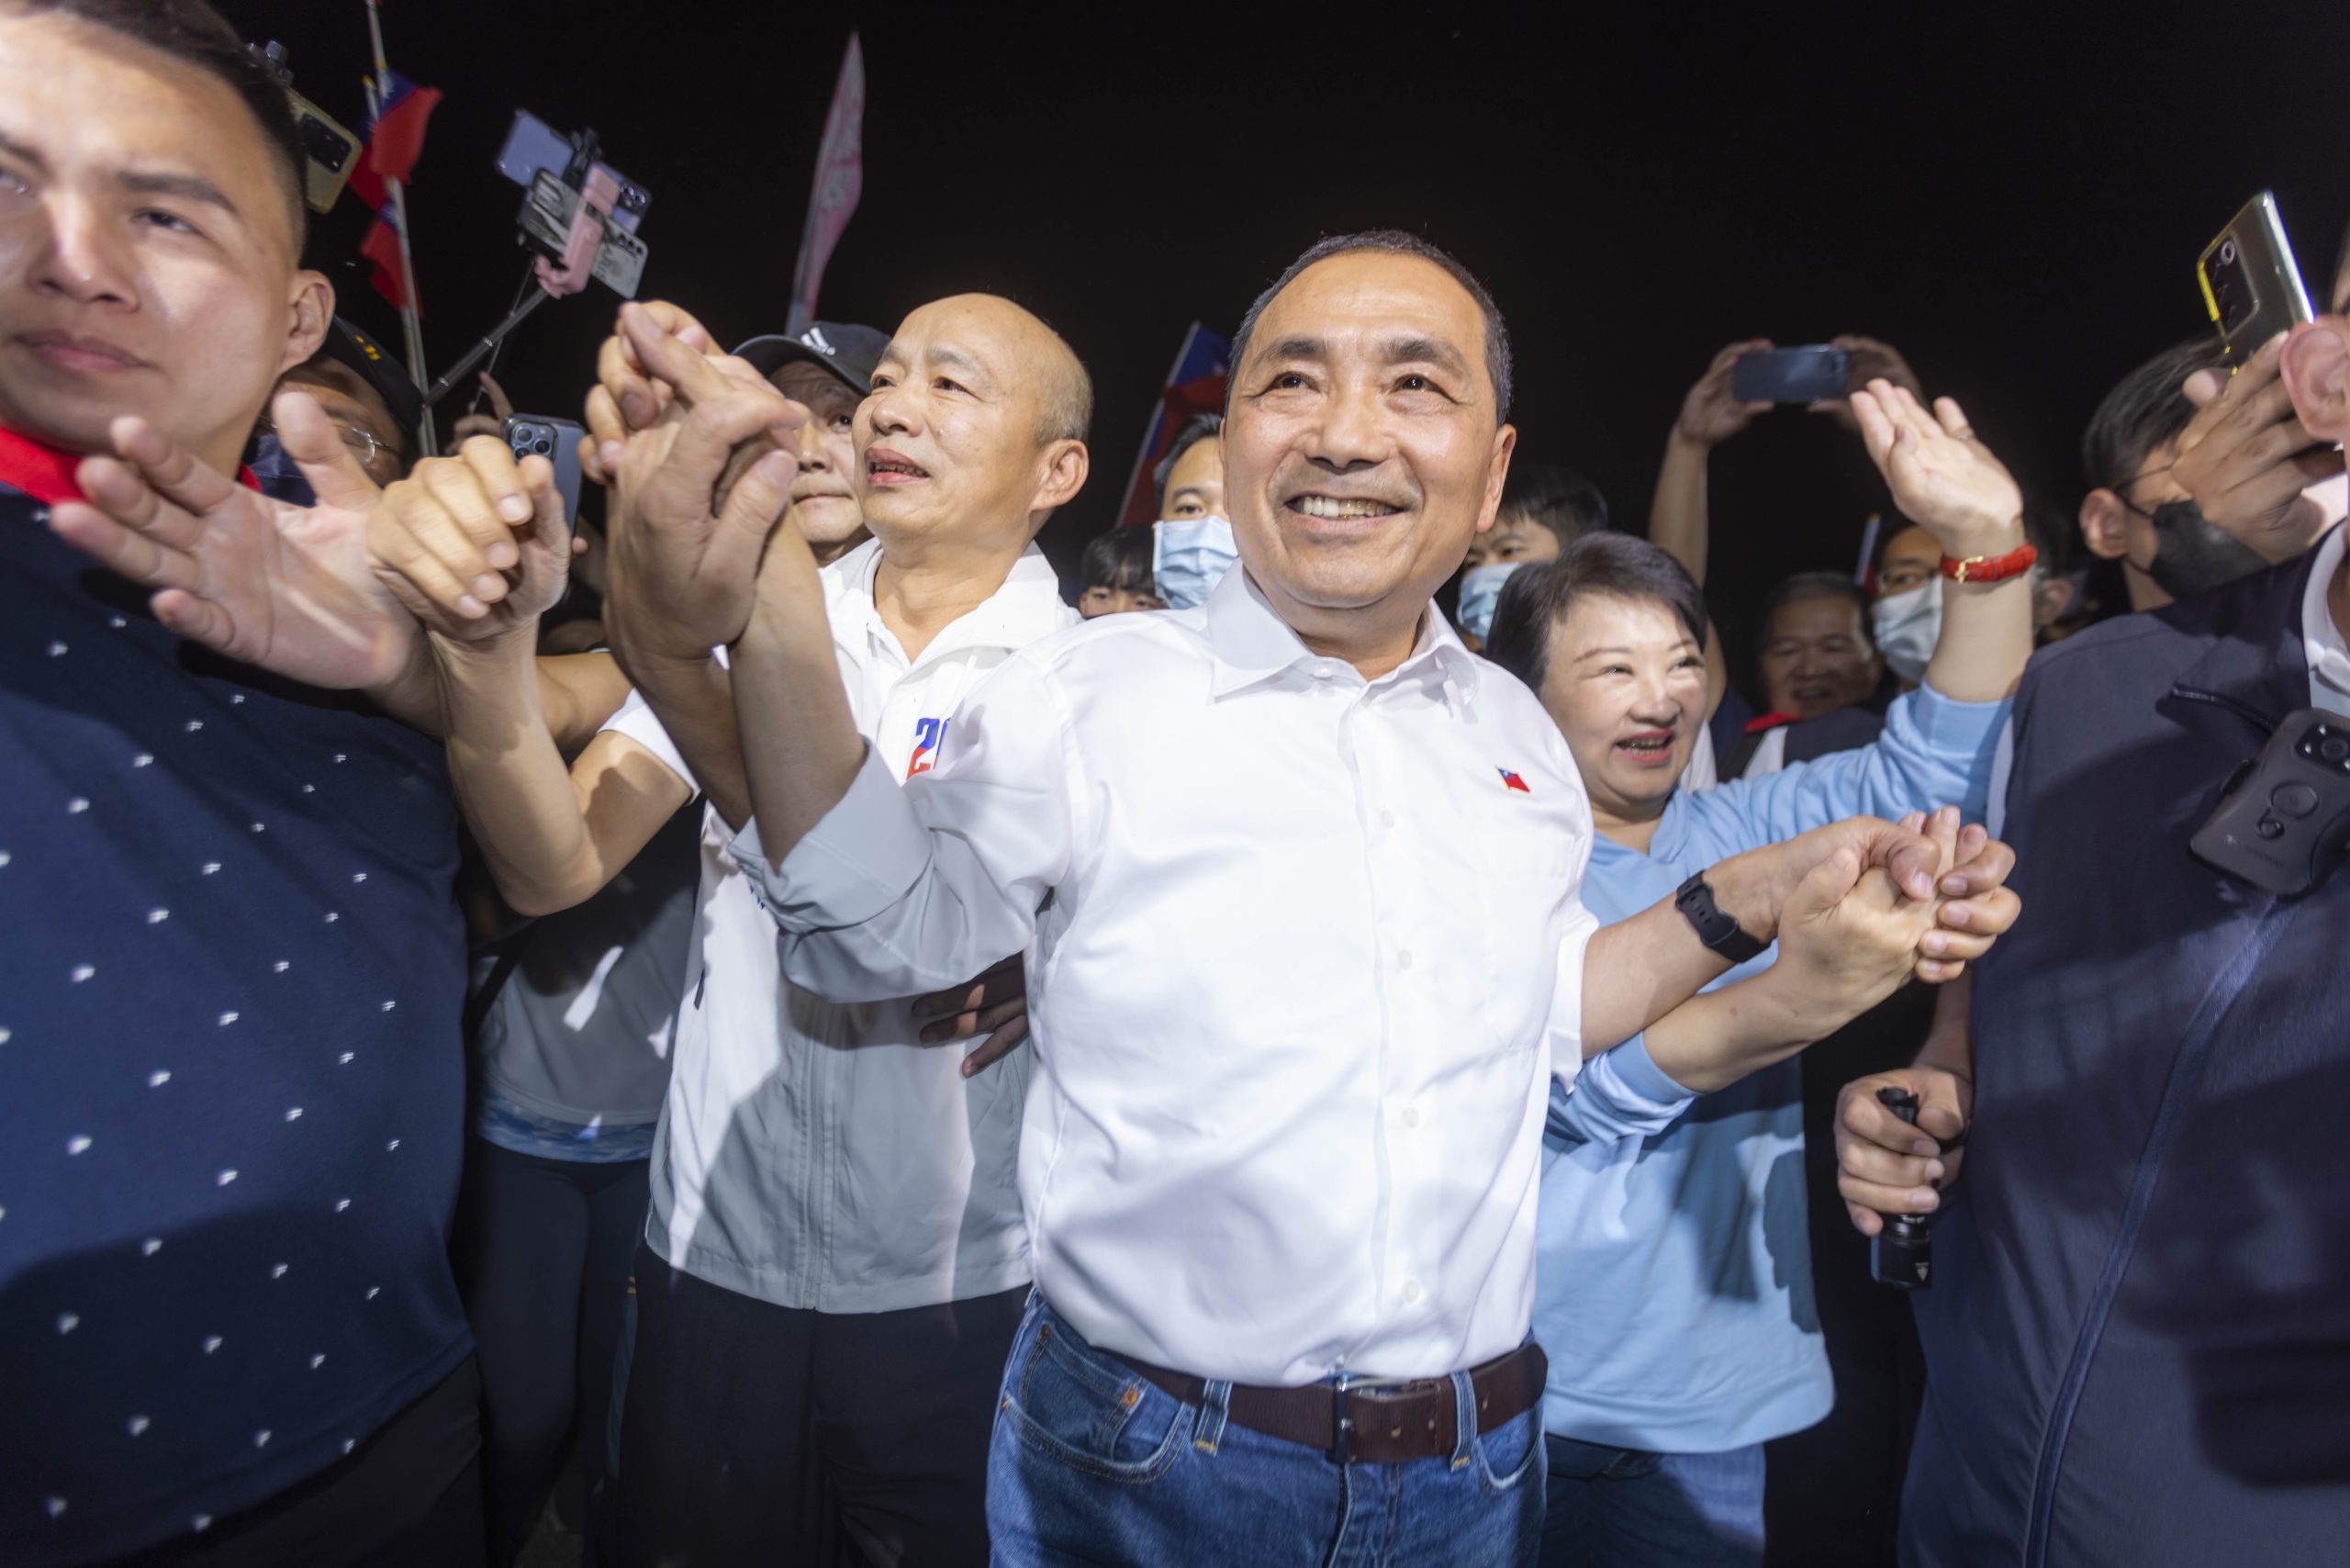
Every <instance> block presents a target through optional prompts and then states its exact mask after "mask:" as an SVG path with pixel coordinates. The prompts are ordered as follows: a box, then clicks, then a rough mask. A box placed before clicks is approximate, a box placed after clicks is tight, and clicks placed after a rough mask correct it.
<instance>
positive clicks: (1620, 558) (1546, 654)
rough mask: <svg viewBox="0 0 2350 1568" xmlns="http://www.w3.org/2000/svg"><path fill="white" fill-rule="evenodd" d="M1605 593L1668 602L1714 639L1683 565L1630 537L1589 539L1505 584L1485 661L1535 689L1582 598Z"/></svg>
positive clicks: (1698, 633)
mask: <svg viewBox="0 0 2350 1568" xmlns="http://www.w3.org/2000/svg"><path fill="white" fill-rule="evenodd" d="M1595 595H1604V596H1606V597H1608V598H1613V599H1645V600H1647V601H1648V602H1650V603H1651V604H1662V605H1663V606H1664V607H1665V608H1666V609H1667V610H1672V611H1673V614H1674V615H1675V616H1677V617H1679V618H1680V621H1681V624H1682V625H1683V626H1684V627H1685V628H1686V629H1687V630H1688V633H1689V635H1690V636H1692V637H1694V638H1695V639H1696V640H1697V642H1698V643H1700V644H1703V643H1704V642H1705V640H1706V596H1705V594H1704V593H1703V592H1702V591H1701V590H1700V589H1699V588H1698V587H1697V584H1696V580H1695V578H1693V577H1690V575H1689V573H1688V571H1687V569H1686V568H1685V567H1684V566H1682V565H1681V563H1680V562H1678V561H1676V560H1674V559H1673V557H1672V556H1671V555H1668V554H1665V553H1664V552H1663V551H1662V550H1660V549H1659V548H1657V547H1656V546H1655V545H1653V544H1651V543H1649V542H1648V541H1647V540H1645V539H1639V538H1635V537H1634V536H1633V535H1631V534H1628V533H1606V532H1603V533H1588V534H1585V535H1584V536H1583V538H1581V539H1578V540H1576V541H1575V542H1574V543H1572V544H1570V545H1568V546H1567V547H1566V549H1565V551H1564V552H1563V553H1561V554H1560V556H1559V558H1558V559H1557V560H1555V561H1536V562H1534V563H1532V564H1531V565H1529V566H1520V567H1519V568H1518V569H1517V570H1516V571H1515V572H1512V573H1511V574H1510V575H1509V580H1508V581H1506V582H1505V583H1503V584H1502V593H1501V599H1500V601H1499V602H1498V603H1497V604H1495V605H1494V624H1493V627H1492V629H1491V630H1489V631H1488V632H1487V633H1485V656H1486V657H1487V658H1489V659H1491V660H1493V661H1494V663H1495V664H1497V665H1499V666H1502V668H1504V669H1505V670H1507V671H1509V672H1510V674H1512V675H1514V676H1516V677H1517V678H1518V679H1520V680H1522V681H1524V682H1526V684H1527V685H1528V686H1530V687H1533V688H1534V689H1536V690H1538V691H1539V690H1540V689H1541V688H1542V678H1543V676H1544V675H1545V674H1546V673H1548V671H1549V669H1550V633H1552V632H1553V631H1555V630H1556V629H1557V627H1558V624H1559V622H1561V621H1562V620H1564V619H1565V618H1566V613H1567V611H1568V610H1571V609H1572V608H1573V606H1574V601H1575V600H1576V599H1582V598H1590V597H1593V596H1595Z"/></svg>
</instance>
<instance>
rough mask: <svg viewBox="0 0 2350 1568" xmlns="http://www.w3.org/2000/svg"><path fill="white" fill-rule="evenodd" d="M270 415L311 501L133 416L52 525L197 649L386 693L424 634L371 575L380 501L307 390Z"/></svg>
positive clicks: (119, 426)
mask: <svg viewBox="0 0 2350 1568" xmlns="http://www.w3.org/2000/svg"><path fill="white" fill-rule="evenodd" d="M271 414H272V417H273V418H274V420H275V422H276V425H277V432H278V439H279V441H280V442H282V443H283V444H284V446H285V454H286V455H287V456H288V457H290V458H292V459H293V460H294V462H295V464H296V465H297V466H298V467H299V468H300V469H301V471H302V476H303V477H304V478H305V479H308V481H309V483H310V487H311V488H312V489H313V490H314V491H316V492H317V494H318V504H317V505H316V506H313V507H297V506H290V505H287V504H286V503H285V502H282V501H274V500H271V499H270V498H267V497H265V496H263V495H262V494H261V493H260V492H259V491H257V490H252V489H248V488H247V487H244V486H243V485H241V484H239V483H237V481H236V480H235V479H233V478H230V477H229V476H227V475H224V474H219V473H216V472H215V471H214V470H212V469H210V468H208V467H207V466H205V465H204V464H203V463H201V462H199V461H198V460H197V459H196V456H195V455H194V454H192V453H190V452H188V451H187V450H186V449H185V448H184V447H181V446H178V445H175V444H174V443H173V442H170V441H169V440H167V439H165V438H164V436H163V435H162V432H160V431H157V430H155V429H154V427H153V426H151V425H150V424H148V423H147V422H146V421H145V420H140V419H138V418H135V417H130V416H126V417H124V418H122V419H118V420H115V421H114V424H113V426H112V427H111V429H110V431H109V432H108V433H109V435H110V437H111V439H112V442H113V445H114V452H115V455H114V456H112V457H92V458H89V459H87V460H85V461H84V463H83V464H82V466H81V469H80V472H79V474H78V475H77V479H78V481H79V483H80V485H81V487H82V492H83V494H84V495H85V496H87V497H88V498H89V501H88V503H87V504H84V503H80V502H67V503H64V504H62V505H60V506H59V507H57V508H56V509H55V510H53V511H52V512H51V513H50V528H52V529H53V530H55V531H56V532H57V534H58V535H59V537H61V538H62V539H64V540H65V541H66V542H67V543H71V544H73V546H75V547H76V548H77V549H80V550H84V551H86V552H87V553H88V554H91V555H94V556H95V557H96V558H97V559H98V560H99V561H101V562H103V563H104V564H105V565H106V566H110V567H112V568H113V569H114V570H116V571H117V572H119V573H121V574H122V575H123V576H124V577H129V579H131V580H132V581H133V582H136V583H140V584H142V585H144V586H146V587H148V588H153V589H155V590H156V591H155V594H154V597H153V599H151V601H150V604H151V608H152V609H153V610H154V613H155V619H156V620H158V621H160V622H162V623H163V624H164V625H165V626H168V627H170V628H171V629H172V630H173V631H174V632H176V633H179V634H180V635H181V636H184V637H186V638H188V639H189V640H190V641H192V642H196V643H201V644H204V645H205V646H206V647H208V648H211V649H214V650H216V651H217V652H218V653H221V654H225V655H228V656H229V657H230V658H233V659H239V660H241V661H243V662H244V663H246V664H250V665H253V666H258V667H260V668H263V669H266V670H269V671H271V672H272V673H274V674H276V675H282V676H285V677H286V678H288V679H292V680H298V681H301V682H303V683H304V684H306V685H309V686H317V687H323V688H327V689H336V690H353V689H375V688H379V687H383V686H386V685H387V684H388V683H390V682H392V681H395V680H397V678H400V677H401V676H402V675H403V674H404V673H406V672H407V671H408V669H409V668H410V667H411V661H412V660H413V659H414V658H415V656H416V655H417V654H418V652H419V637H418V628H417V623H416V619H415V617H413V616H412V615H410V614H409V613H408V611H407V610H404V609H402V608H401V606H400V604H399V602H398V600H397V599H394V598H393V597H392V595H391V593H390V592H389V590H387V589H386V588H385V587H384V586H383V585H382V584H381V583H379V582H377V581H376V579H375V575H374V573H373V572H371V571H370V570H369V569H368V565H367V541H366V529H367V520H368V517H369V515H370V514H371V513H372V512H373V511H374V510H375V502H376V499H377V497H378V494H379V492H378V491H377V490H376V488H375V484H374V483H373V482H372V481H371V480H369V479H368V477H367V476H366V474H365V473H364V471H363V470H362V469H361V468H360V466H359V462H358V459H357V458H356V457H354V456H353V454H352V452H351V450H350V449H349V448H348V447H346V446H344V445H343V444H342V441H341V437H340V436H338V435H337V434H336V433H335V430H334V427H333V426H332V425H331V424H330V423H329V422H328V420H327V417H326V414H325V412H324V410H322V409H320V408H319V404H318V400H317V399H316V398H312V397H311V396H310V395H309V394H308V393H307V392H298V391H285V392H280V393H279V394H278V395H277V398H276V399H275V401H274V403H273V404H272V406H271Z"/></svg>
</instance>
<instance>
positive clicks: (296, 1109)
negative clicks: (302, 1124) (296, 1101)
mask: <svg viewBox="0 0 2350 1568" xmlns="http://www.w3.org/2000/svg"><path fill="white" fill-rule="evenodd" d="M285 1119H286V1120H287V1121H289V1122H298V1121H300V1120H301V1119H302V1107H301V1106H299V1105H288V1106H287V1107H285Z"/></svg>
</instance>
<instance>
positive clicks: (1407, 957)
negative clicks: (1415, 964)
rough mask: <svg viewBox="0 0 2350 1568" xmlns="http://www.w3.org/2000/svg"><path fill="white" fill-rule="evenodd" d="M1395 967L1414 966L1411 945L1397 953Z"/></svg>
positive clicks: (1405, 967) (1406, 967)
mask: <svg viewBox="0 0 2350 1568" xmlns="http://www.w3.org/2000/svg"><path fill="white" fill-rule="evenodd" d="M1395 967H1396V968H1397V969H1410V968H1411V967H1412V950H1411V949H1410V948H1409V947H1406V948H1404V950H1403V951H1402V952H1400V953H1398V954H1396V955H1395Z"/></svg>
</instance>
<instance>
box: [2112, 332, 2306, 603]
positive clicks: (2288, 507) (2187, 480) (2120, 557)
mask: <svg viewBox="0 0 2350 1568" xmlns="http://www.w3.org/2000/svg"><path fill="white" fill-rule="evenodd" d="M2223 365H2224V361H2223V359H2222V357H2221V352H2220V346H2219V344H2218V342H2217V341H2216V340H2214V339H2213V338H2212V337H2210V335H2209V334H2205V335H2202V336H2199V337H2195V338H2191V339H2189V340H2188V341H2187V342H2183V343H2180V344H2179V345H2178V346H2177V347H2176V348H2172V349H2167V350H2165V351H2164V352H2163V353H2159V354H2156V355H2155V356H2154V358H2153V359H2150V360H2148V361H2147V362H2146V363H2145V364H2142V365H2140V366H2139V367H2138V368H2137V369H2135V370H2133V371H2132V372H2131V373H2130V374H2129V375H2126V376H2124V377H2123V378H2122V380H2121V383H2120V384H2119V385H2118V386H2115V387H2114V388H2113V390H2112V391H2110V392H2109V393H2107V394H2106V397H2105V401H2103V402H2102V403H2100V404H2098V409H2097V412H2096V414H2095V415H2094V416H2092V417H2091V419H2090V420H2089V426H2088V430H2087V432H2085V433H2084V434H2083V436H2082V438H2081V463H2082V467H2083V470H2084V472H2085V475H2086V477H2087V480H2088V484H2089V487H2090V488H2089V492H2088V494H2087V496H2085V497H2084V498H2082V500H2081V510H2080V524H2081V537H2082V539H2083V540H2084V541H2085V542H2086V543H2087V545H2088V547H2089V550H2090V552H2091V553H2092V554H2096V555H2098V556H2100V557H2102V558H2103V559H2105V560H2109V561H2119V562H2121V571H2122V579H2123V581H2124V583H2125V584H2126V585H2127V587H2128V590H2129V595H2130V608H2131V609H2132V610H2154V609H2159V608H2160V607H2161V606H2163V605H2165V604H2168V603H2170V602H2171V601H2172V600H2174V599H2186V598H2188V597H2190V596H2192V595H2195V594H2199V593H2201V592H2204V591H2205V590H2207V589H2210V588H2218V587H2220V586H2221V585H2222V584H2224V583H2230V582H2233V581H2235V580H2236V579H2237V578H2239V577H2247V576H2249V575H2251V574H2252V573H2254V572H2256V571H2259V570H2260V569H2261V568H2263V567H2264V566H2267V565H2268V564H2269V563H2271V562H2274V561H2284V560H2289V559H2291V558H2292V557H2293V556H2295V555H2298V554H2300V553H2301V552H2302V551H2304V550H2306V549H2308V548H2309V546H2310V544H2311V542H2313V541H2314V540H2315V539H2316V537H2317V536H2318V534H2319V533H2320V532H2323V530H2324V529H2325V528H2326V527H2327V526H2329V525H2330V524H2331V523H2332V522H2333V521H2336V518H2335V517H2333V516H2329V515H2328V511H2327V509H2326V505H2325V504H2324V503H2322V501H2320V500H2319V499H2318V498H2314V497H2311V496H2309V495H2306V494H2304V492H2305V491H2307V490H2308V489H2309V488H2310V487H2311V486H2314V485H2317V484H2319V483H2320V482H2321V481H2322V480H2324V479H2325V478H2326V477H2327V476H2330V475H2333V474H2338V473H2339V472H2340V471H2341V467H2342V457H2341V454H2340V453H2338V452H2335V451H2333V450H2332V449H2330V448H2327V447H2325V446H2324V445H2323V444H2322V443H2321V442H2312V441H2311V439H2310V436H2309V432H2308V431H2306V430H2305V429H2303V428H2302V427H2301V425H2300V422H2299V421H2298V420H2297V419H2296V418H2295V416H2294V414H2293V409H2292V404H2291V401H2290V400H2289V399H2288V398H2287V397H2286V395H2285V388H2284V386H2283V384H2282V383H2281V382H2280V381H2279V380H2278V378H2277V357H2276V355H2275V353H2273V352H2270V351H2269V350H2263V351H2262V352H2260V353H2255V355H2254V356H2253V357H2252V359H2251V361H2250V362H2249V363H2247V364H2245V365H2244V368H2243V370H2242V371H2241V372H2239V373H2238V374H2236V375H2233V376H2230V375H2227V374H2226V372H2225V370H2224V368H2223ZM2223 525H2224V526H2223Z"/></svg>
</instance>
